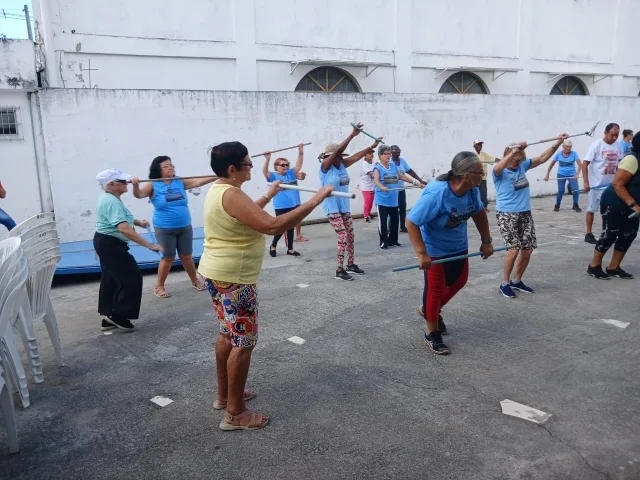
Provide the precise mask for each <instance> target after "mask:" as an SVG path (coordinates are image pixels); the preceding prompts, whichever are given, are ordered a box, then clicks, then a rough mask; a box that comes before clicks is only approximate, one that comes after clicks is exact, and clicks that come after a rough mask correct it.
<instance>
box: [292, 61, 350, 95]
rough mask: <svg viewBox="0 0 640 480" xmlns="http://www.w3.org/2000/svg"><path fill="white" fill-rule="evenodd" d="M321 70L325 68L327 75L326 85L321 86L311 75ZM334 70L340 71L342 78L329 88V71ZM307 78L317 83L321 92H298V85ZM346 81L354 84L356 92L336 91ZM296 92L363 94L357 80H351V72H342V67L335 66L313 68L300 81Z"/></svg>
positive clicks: (311, 91)
mask: <svg viewBox="0 0 640 480" xmlns="http://www.w3.org/2000/svg"><path fill="white" fill-rule="evenodd" d="M319 68H325V69H326V70H325V75H326V79H325V85H321V84H320V83H318V81H317V80H316V79H315V78H313V77H312V76H311V75H309V74H310V73H311V72H314V71H315V70H317V69H319ZM330 68H333V69H334V70H336V71H338V72H339V73H340V74H341V75H342V77H341V78H340V79H339V80H338V81H337V82H336V83H335V84H334V85H333V86H332V87H330V88H329V69H330ZM305 78H309V79H310V80H311V81H312V82H313V83H315V84H316V85H318V87H319V88H320V90H297V87H298V85H299V84H300V82H301V81H302V80H303V79H305ZM345 79H348V81H350V82H351V83H353V85H354V87H355V88H356V90H354V91H347V92H345V91H341V90H340V91H336V90H335V88H336V87H337V86H338V85H339V84H340V83H342V82H343V81H344V80H345ZM294 92H300V93H305V92H306V93H314V92H320V93H362V89H361V88H360V85H358V83H357V82H355V80H353V79H352V78H351V75H350V74H349V72H347V71H345V70H342V69H341V68H340V67H337V66H334V65H318V66H316V67H315V68H313V69H312V70H310V71H308V72H307V73H305V74H304V75H303V76H302V78H301V79H300V80H299V81H298V84H296V89H294Z"/></svg>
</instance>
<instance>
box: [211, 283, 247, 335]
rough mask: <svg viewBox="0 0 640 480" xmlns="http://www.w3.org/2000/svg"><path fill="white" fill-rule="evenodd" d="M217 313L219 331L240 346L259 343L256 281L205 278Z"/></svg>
mask: <svg viewBox="0 0 640 480" xmlns="http://www.w3.org/2000/svg"><path fill="white" fill-rule="evenodd" d="M205 285H206V286H207V290H208V291H209V293H210V294H211V298H212V299H213V309H214V310H215V311H216V313H217V314H218V321H219V322H220V333H221V334H222V335H224V336H226V337H229V339H230V340H231V345H233V346H234V347H240V348H251V347H255V346H256V343H258V289H257V287H256V285H255V284H251V285H240V284H237V283H227V282H219V281H217V280H210V279H208V278H207V279H205Z"/></svg>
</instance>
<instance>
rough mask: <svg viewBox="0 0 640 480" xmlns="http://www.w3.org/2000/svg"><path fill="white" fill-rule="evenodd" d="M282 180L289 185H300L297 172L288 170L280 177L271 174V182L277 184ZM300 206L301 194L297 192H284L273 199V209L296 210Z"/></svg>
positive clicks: (273, 173) (274, 173)
mask: <svg viewBox="0 0 640 480" xmlns="http://www.w3.org/2000/svg"><path fill="white" fill-rule="evenodd" d="M276 180H280V181H281V182H282V183H286V184H287V185H298V179H297V178H296V172H295V171H293V170H291V169H290V170H288V171H287V173H285V174H284V175H278V174H277V173H276V172H269V181H270V182H275V181H276ZM298 205H300V192H298V191H297V190H283V191H281V192H278V193H277V194H276V196H275V197H273V208H277V209H281V208H295V207H297V206H298Z"/></svg>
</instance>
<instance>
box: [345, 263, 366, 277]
mask: <svg viewBox="0 0 640 480" xmlns="http://www.w3.org/2000/svg"><path fill="white" fill-rule="evenodd" d="M347 272H349V273H353V274H355V275H364V270H362V269H361V268H360V267H358V265H356V264H355V263H354V264H353V265H347Z"/></svg>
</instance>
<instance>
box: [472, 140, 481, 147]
mask: <svg viewBox="0 0 640 480" xmlns="http://www.w3.org/2000/svg"><path fill="white" fill-rule="evenodd" d="M479 143H484V142H483V141H482V140H474V141H473V146H474V147H475V146H476V145H478V144H479Z"/></svg>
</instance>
